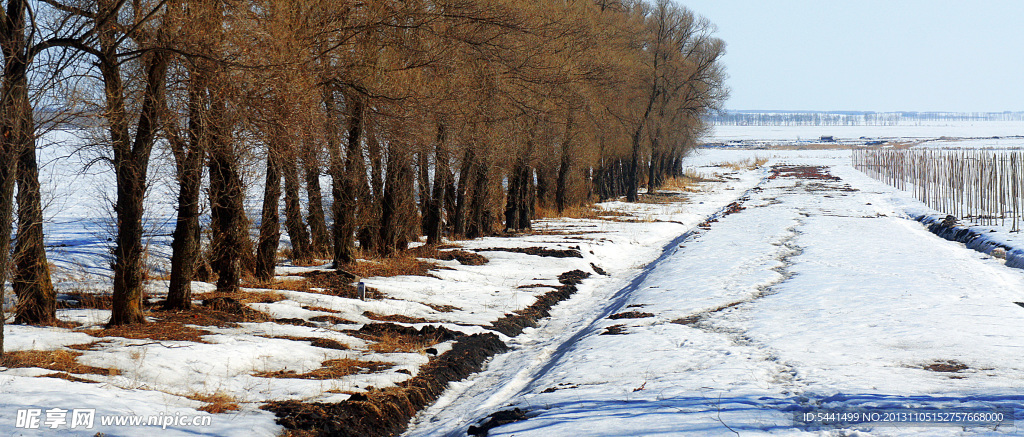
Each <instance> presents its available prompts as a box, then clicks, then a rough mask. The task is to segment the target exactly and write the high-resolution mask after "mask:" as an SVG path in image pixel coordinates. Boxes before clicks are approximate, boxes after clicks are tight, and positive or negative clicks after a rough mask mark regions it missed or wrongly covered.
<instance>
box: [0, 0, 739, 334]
mask: <svg viewBox="0 0 1024 437" xmlns="http://www.w3.org/2000/svg"><path fill="white" fill-rule="evenodd" d="M714 31H715V28H714V26H713V25H712V24H711V23H710V22H708V21H707V20H706V19H704V18H702V17H699V16H697V15H695V14H694V13H693V12H691V11H689V10H688V9H686V8H685V7H682V6H678V5H676V4H674V3H672V2H671V1H669V0H657V1H654V2H648V1H641V0H636V1H633V0H559V1H551V0H538V1H532V2H527V1H522V0H405V1H394V0H359V1H355V0H289V1H271V0H131V1H129V0H6V2H5V4H4V10H3V13H2V16H0V50H2V53H3V62H4V68H3V75H2V95H0V113H2V119H0V133H2V142H0V226H2V227H5V228H10V229H15V230H16V232H15V233H14V240H13V242H12V241H10V240H9V238H10V233H9V232H0V246H2V247H8V246H10V245H11V244H12V243H13V245H14V249H13V251H12V252H11V253H12V254H13V255H11V256H8V251H6V250H0V275H3V274H5V273H6V272H8V271H11V272H13V273H12V274H11V277H10V281H11V283H12V284H13V287H14V292H15V294H16V295H17V299H18V305H17V307H16V311H15V312H16V315H15V320H16V321H17V322H18V323H30V324H46V323H50V322H52V321H54V320H55V297H56V293H55V291H54V287H53V285H52V283H51V281H50V273H49V270H48V268H49V267H48V263H47V259H46V252H45V250H44V247H43V226H42V224H43V216H42V204H41V200H40V193H39V187H40V184H39V163H38V162H37V161H36V151H37V150H36V142H37V139H38V135H37V131H38V128H39V127H40V125H41V124H42V123H43V121H42V120H39V119H37V118H38V117H37V115H38V114H40V112H39V111H34V109H38V106H39V105H40V103H39V102H44V101H45V102H50V103H51V104H52V106H50V107H48V108H49V109H50V110H52V108H54V107H58V108H61V111H65V112H69V113H70V112H74V114H75V115H74V119H76V120H81V119H83V118H85V119H89V120H92V122H91V123H90V125H91V126H92V129H94V130H95V131H96V132H95V133H96V134H97V135H98V138H99V140H98V143H99V144H100V145H102V146H103V148H104V150H105V159H106V161H108V162H109V164H110V166H111V168H112V171H113V174H114V175H115V180H116V198H115V199H114V201H113V203H114V205H113V210H114V216H115V220H116V236H115V237H114V238H113V246H114V247H113V250H112V254H113V256H112V261H111V267H112V269H113V272H114V283H113V300H114V304H113V310H112V316H111V319H110V322H109V324H110V325H122V324H131V323H142V322H144V317H143V306H142V299H143V282H144V278H145V276H146V271H145V269H146V266H145V265H144V262H143V260H144V257H145V248H144V245H143V220H142V219H143V216H144V214H145V211H144V200H145V196H146V187H147V184H149V183H151V182H152V181H150V180H148V179H147V176H148V174H149V171H150V164H151V161H152V159H151V158H152V156H153V154H154V153H155V150H156V151H159V150H162V149H163V148H166V149H168V150H169V151H170V153H171V154H172V155H173V165H174V169H173V170H174V174H175V176H176V179H177V188H178V191H177V200H176V202H177V218H176V222H175V229H174V233H173V242H172V257H171V272H170V289H169V292H168V296H167V299H166V301H165V303H164V306H165V307H166V308H168V309H188V308H189V307H190V305H191V302H192V297H191V289H190V283H191V281H192V280H193V279H196V278H197V275H202V274H204V271H209V273H211V275H210V277H211V278H216V284H217V288H218V290H219V291H223V292H233V291H235V290H237V289H238V287H239V283H240V280H241V278H243V276H245V275H250V274H251V275H253V277H255V278H256V279H257V280H260V281H269V280H270V279H271V278H272V276H273V271H274V265H275V262H276V256H277V250H278V247H279V244H280V239H281V232H282V228H283V230H284V232H287V235H288V239H289V240H290V242H291V249H292V254H291V256H292V258H294V259H296V260H310V259H313V258H327V259H333V260H334V266H335V267H336V268H338V269H343V268H344V266H345V265H346V264H347V263H351V262H354V260H355V257H356V255H357V251H360V252H361V253H363V254H365V255H367V256H388V255H390V254H393V253H395V252H397V251H401V250H403V249H405V248H406V247H407V246H408V245H409V244H410V243H411V242H414V241H418V240H419V238H420V237H421V236H426V240H427V242H428V243H430V244H434V243H438V242H440V241H441V240H442V238H445V237H448V238H474V237H478V236H483V235H492V234H495V233H499V232H503V231H521V230H524V229H529V228H530V220H531V219H532V218H533V217H534V214H535V211H536V208H538V207H543V208H550V209H553V210H557V211H559V212H561V211H563V210H564V209H565V208H569V207H572V206H574V205H581V204H586V203H588V202H592V201H594V200H597V199H608V198H613V197H618V196H625V197H626V198H627V199H628V200H630V201H635V200H637V198H638V190H639V189H640V187H642V186H646V188H647V189H648V190H652V191H653V190H655V189H657V187H658V186H659V184H661V183H663V181H664V180H665V178H667V177H672V176H675V175H678V174H679V173H680V171H681V165H680V161H681V159H682V158H683V156H684V155H685V154H686V153H687V151H688V150H689V149H690V148H692V147H693V145H694V144H695V141H696V139H697V138H698V137H699V136H700V135H701V134H702V133H703V132H704V130H705V128H706V124H705V118H706V116H707V115H708V114H710V113H712V112H715V111H719V110H721V104H722V102H723V100H724V99H725V97H726V94H727V90H726V88H725V87H724V85H723V80H724V71H723V67H722V65H721V62H720V60H721V57H722V55H723V54H724V44H723V42H722V41H721V40H719V39H718V38H716V37H715V36H714ZM58 112H60V111H58ZM252 162H259V163H260V168H262V169H264V171H263V172H262V173H261V176H262V177H264V178H265V179H264V181H265V183H264V193H263V200H262V205H261V209H260V211H259V215H258V217H259V222H258V223H259V226H258V235H257V236H256V237H255V238H252V237H251V236H250V233H249V229H250V226H251V224H250V218H249V217H250V215H252V216H255V215H256V214H255V212H254V211H246V203H245V202H244V200H245V199H244V193H245V191H246V188H247V187H246V182H245V178H244V177H243V174H242V173H243V171H244V168H243V167H244V166H245V165H246V163H252ZM322 177H323V179H329V181H330V182H329V184H325V183H322V182H321V181H322ZM325 185H329V186H325ZM15 189H16V190H15ZM15 192H16V195H15ZM282 198H283V203H282ZM302 199H307V200H308V201H307V202H306V203H305V204H304V203H303V202H302ZM325 205H327V207H326V208H325ZM303 207H305V211H303ZM207 208H208V211H209V222H208V225H207V226H208V227H209V230H210V231H211V232H210V233H209V235H210V238H209V241H205V239H204V238H203V237H202V235H203V229H202V228H203V226H204V220H201V219H202V218H203V214H204V210H206V209H207ZM282 211H283V218H282V217H281V216H280V215H281V212H282ZM247 213H248V214H247ZM15 218H16V220H15ZM5 279H7V278H5V277H3V276H0V281H2V280H5ZM0 332H2V331H0ZM0 344H2V342H0Z"/></svg>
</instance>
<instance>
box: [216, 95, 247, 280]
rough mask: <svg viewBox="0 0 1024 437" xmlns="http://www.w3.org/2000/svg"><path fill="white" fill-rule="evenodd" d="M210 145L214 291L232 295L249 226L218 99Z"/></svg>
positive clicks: (223, 108)
mask: <svg viewBox="0 0 1024 437" xmlns="http://www.w3.org/2000/svg"><path fill="white" fill-rule="evenodd" d="M212 108H213V112H212V114H211V117H210V120H211V126H212V128H213V129H214V130H215V135H214V136H213V141H212V144H211V145H210V159H209V172H210V218H211V221H210V222H211V223H210V224H211V227H212V229H211V230H212V234H213V242H212V248H211V252H212V253H213V256H214V259H213V261H212V263H211V264H212V267H213V270H214V271H215V272H217V291H218V292H223V293H234V292H236V291H238V284H239V282H240V281H241V277H242V261H243V260H242V258H243V256H244V253H245V252H248V251H249V250H250V247H251V246H250V244H251V243H249V242H248V241H246V240H248V239H249V223H248V220H247V218H246V217H245V204H244V199H243V193H244V190H243V189H242V178H241V175H240V174H239V169H238V156H237V152H236V151H235V150H234V144H233V143H232V139H231V137H230V135H229V134H228V132H227V131H228V129H230V127H229V126H227V125H226V124H227V122H228V120H227V117H226V114H227V107H226V102H224V100H223V98H222V97H220V96H218V97H217V99H216V101H215V102H214V103H213V105H212Z"/></svg>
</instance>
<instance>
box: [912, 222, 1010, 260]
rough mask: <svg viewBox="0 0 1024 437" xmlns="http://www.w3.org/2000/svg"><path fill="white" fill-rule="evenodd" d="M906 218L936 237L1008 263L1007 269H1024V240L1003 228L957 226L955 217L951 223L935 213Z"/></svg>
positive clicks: (969, 225) (970, 225)
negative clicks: (919, 224)
mask: <svg viewBox="0 0 1024 437" xmlns="http://www.w3.org/2000/svg"><path fill="white" fill-rule="evenodd" d="M907 214H908V215H910V217H912V218H913V219H914V220H917V221H919V222H921V223H922V224H924V225H925V226H927V227H928V230H929V231H931V232H932V233H934V234H935V235H938V236H940V237H942V238H945V239H947V240H949V241H956V242H958V243H963V244H964V245H966V246H967V247H969V248H971V249H974V250H976V251H978V252H981V253H984V254H988V255H992V256H995V257H997V258H1002V259H1005V260H1006V266H1007V267H1014V268H1018V269H1024V238H1021V237H1020V236H1019V235H1018V234H1015V233H1010V232H1008V231H1007V230H1006V228H1004V227H998V226H981V225H972V224H958V223H957V221H956V218H955V217H954V218H953V219H950V218H949V216H948V215H946V214H942V213H939V212H938V211H934V210H926V209H921V210H911V211H908V212H907Z"/></svg>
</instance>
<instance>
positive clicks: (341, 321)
mask: <svg viewBox="0 0 1024 437" xmlns="http://www.w3.org/2000/svg"><path fill="white" fill-rule="evenodd" d="M309 320H310V321H311V322H327V323H333V324H335V325H358V323H356V322H353V321H351V320H349V319H346V318H343V317H338V316H326V315H325V316H313V317H310V318H309Z"/></svg>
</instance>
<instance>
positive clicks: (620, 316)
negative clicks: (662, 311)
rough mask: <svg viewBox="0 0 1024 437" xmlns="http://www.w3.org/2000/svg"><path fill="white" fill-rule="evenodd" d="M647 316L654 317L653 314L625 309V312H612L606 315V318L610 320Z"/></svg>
mask: <svg viewBox="0 0 1024 437" xmlns="http://www.w3.org/2000/svg"><path fill="white" fill-rule="evenodd" d="M647 317H654V314H651V313H642V312H640V311H626V312H621V313H618V314H612V315H610V316H608V318H609V319H612V320H618V319H644V318H647Z"/></svg>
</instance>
